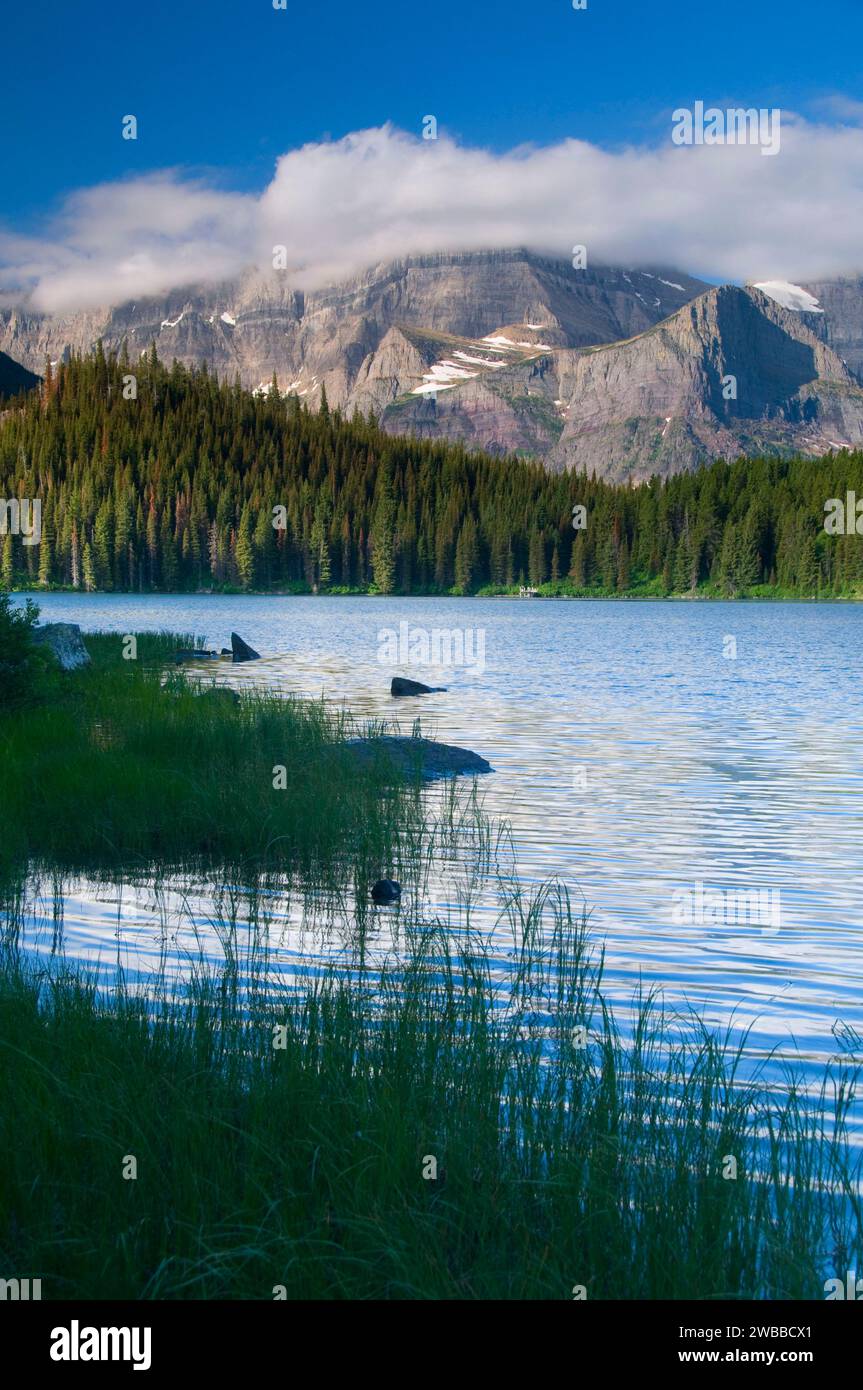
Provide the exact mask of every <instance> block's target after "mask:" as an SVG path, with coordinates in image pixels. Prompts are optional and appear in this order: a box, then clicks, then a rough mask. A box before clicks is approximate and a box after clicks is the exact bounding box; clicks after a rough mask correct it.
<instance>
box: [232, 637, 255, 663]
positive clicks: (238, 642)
mask: <svg viewBox="0 0 863 1390" xmlns="http://www.w3.org/2000/svg"><path fill="white" fill-rule="evenodd" d="M231 655H232V656H233V658H234V662H235V664H236V663H237V662H240V661H260V659H261V653H260V652H256V651H255V649H254V647H250V646H249V644H248V642H244V641H243V639H242V637H238V636H237V634H236V632H232V633H231Z"/></svg>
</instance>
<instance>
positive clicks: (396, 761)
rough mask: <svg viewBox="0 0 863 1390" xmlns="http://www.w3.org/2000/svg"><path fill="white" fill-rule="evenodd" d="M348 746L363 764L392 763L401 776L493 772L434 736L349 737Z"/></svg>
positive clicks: (428, 777) (482, 760)
mask: <svg viewBox="0 0 863 1390" xmlns="http://www.w3.org/2000/svg"><path fill="white" fill-rule="evenodd" d="M345 747H346V748H347V749H348V750H349V751H350V753H351V755H352V756H353V757H354V758H355V759H356V761H357V763H358V764H359V765H360V766H363V767H368V766H370V765H374V764H375V763H382V764H383V765H384V766H387V765H389V766H390V767H392V768H393V770H394V771H396V772H397V773H398V774H399V775H403V774H405V773H406V774H407V775H408V776H410V775H412V774H416V773H418V774H419V776H420V777H421V778H422V779H423V780H424V781H432V780H434V779H435V778H437V777H473V776H476V775H478V774H479V773H483V772H491V771H492V770H493V769H492V767H491V764H490V763H488V762H486V760H485V758H481V757H480V756H479V754H478V753H472V752H471V750H470V749H469V748H459V747H457V746H456V745H455V744H453V743H438V742H436V740H435V739H431V738H407V737H405V738H402V737H400V736H398V735H395V734H384V735H383V737H381V738H354V739H349V740H348V742H347V743H346V744H345Z"/></svg>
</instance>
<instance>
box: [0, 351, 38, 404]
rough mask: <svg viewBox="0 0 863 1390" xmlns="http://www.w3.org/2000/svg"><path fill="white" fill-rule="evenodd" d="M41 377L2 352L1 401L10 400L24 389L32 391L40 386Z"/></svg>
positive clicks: (0, 373) (0, 364)
mask: <svg viewBox="0 0 863 1390" xmlns="http://www.w3.org/2000/svg"><path fill="white" fill-rule="evenodd" d="M39 381H40V378H39V377H38V376H37V375H36V373H35V372H28V371H27V368H26V367H22V366H21V364H20V362H15V361H13V359H12V358H11V357H7V355H6V353H5V352H0V401H4V400H10V399H11V398H12V397H13V396H17V395H20V393H21V392H22V391H30V390H32V388H33V387H34V386H38V384H39Z"/></svg>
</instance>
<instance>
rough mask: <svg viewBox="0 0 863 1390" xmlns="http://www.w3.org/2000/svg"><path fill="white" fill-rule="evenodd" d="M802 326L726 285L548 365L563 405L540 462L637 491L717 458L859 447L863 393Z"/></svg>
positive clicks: (766, 300)
mask: <svg viewBox="0 0 863 1390" xmlns="http://www.w3.org/2000/svg"><path fill="white" fill-rule="evenodd" d="M808 318H809V316H808V315H807V316H805V319H804V316H803V315H801V314H800V313H799V312H795V311H794V310H789V309H785V308H782V307H781V306H780V305H779V304H778V303H777V302H776V301H775V300H774V299H772V298H770V297H769V296H768V295H766V294H764V293H763V292H762V291H761V290H758V289H755V288H754V287H749V288H747V289H740V288H737V287H736V286H731V285H726V286H722V287H720V288H716V289H712V290H710V291H708V292H707V293H706V294H704V295H701V296H700V297H699V298H698V299H696V300H694V301H693V303H691V304H689V305H687V306H686V307H685V308H683V309H680V310H678V312H677V313H676V314H673V315H672V316H671V317H670V318H669V319H667V320H666V321H665V322H664V323H662V324H659V325H657V326H656V327H655V328H652V329H649V330H648V331H647V332H646V333H642V334H639V335H638V336H637V337H635V338H632V339H631V340H630V341H628V342H623V343H615V344H612V345H610V346H608V347H596V348H591V349H588V350H587V351H581V352H571V351H565V352H560V353H557V354H555V361H554V372H553V375H554V380H555V381H556V389H557V392H558V398H559V399H563V400H564V401H566V402H567V405H566V407H565V423H564V427H563V430H562V432H561V435H560V438H559V440H558V442H557V444H556V445H554V447H553V448H552V449H551V450H550V452H549V455H548V463H549V464H550V465H551V466H552V467H556V468H577V469H579V470H582V469H587V470H593V469H596V470H597V471H598V472H600V473H601V474H602V476H604V477H607V478H613V479H620V480H623V479H628V478H633V479H635V480H638V479H643V478H647V477H649V476H650V475H651V474H653V473H657V474H660V475H663V476H664V475H667V474H669V473H674V472H680V471H682V470H684V469H688V468H692V467H693V466H695V465H697V464H699V463H703V462H708V461H710V460H711V459H713V458H718V457H725V458H733V457H735V456H737V455H739V454H749V455H751V456H754V455H760V454H775V455H779V456H790V455H797V454H799V455H802V456H804V457H817V456H819V455H821V454H824V453H826V452H828V451H829V450H830V449H831V448H844V447H853V448H856V447H859V445H860V443H861V441H863V389H861V387H860V386H859V384H858V383H857V381H856V380H855V378H854V377H853V375H852V374H851V372H850V371H849V370H848V368H847V367H846V366H845V364H844V363H843V362H842V360H841V359H840V357H839V356H838V355H837V354H836V353H835V352H834V351H833V349H832V348H830V347H828V346H827V344H826V343H824V342H823V341H822V339H821V338H820V337H819V336H818V335H817V334H816V333H815V332H813V331H812V329H811V328H810V327H809V326H808ZM735 393H736V394H735ZM726 396H728V399H726Z"/></svg>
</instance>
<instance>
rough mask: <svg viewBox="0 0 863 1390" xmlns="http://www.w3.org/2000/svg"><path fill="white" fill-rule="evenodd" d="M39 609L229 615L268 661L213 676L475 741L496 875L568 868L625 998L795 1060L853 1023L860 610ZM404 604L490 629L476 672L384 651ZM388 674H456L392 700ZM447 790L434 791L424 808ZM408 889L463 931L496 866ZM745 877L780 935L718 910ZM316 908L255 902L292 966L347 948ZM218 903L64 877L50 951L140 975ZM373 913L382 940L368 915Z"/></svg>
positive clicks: (200, 621)
mask: <svg viewBox="0 0 863 1390" xmlns="http://www.w3.org/2000/svg"><path fill="white" fill-rule="evenodd" d="M40 603H41V605H42V607H43V610H44V614H45V618H46V620H57V621H62V620H71V621H77V622H80V623H81V624H82V626H83V627H85V628H105V629H110V630H113V631H116V632H118V633H125V632H129V631H134V630H136V629H145V628H171V629H175V630H184V631H188V630H194V631H196V632H197V633H199V634H200V635H201V636H203V637H204V638H205V639H206V640H207V643H208V645H212V646H213V647H215V648H217V649H218V648H220V647H222V646H223V645H225V644H226V642H227V639H228V637H229V634H230V632H231V630H232V629H233V630H236V631H237V632H239V633H240V634H241V635H242V636H243V637H244V638H245V639H246V640H247V641H248V642H250V643H251V644H252V645H253V646H254V647H255V648H257V650H259V651H260V652H262V653H263V654H264V659H263V660H262V661H260V662H256V663H254V664H250V665H247V666H240V667H232V666H231V665H230V664H227V665H226V664H225V663H213V664H212V667H211V669H212V670H213V672H214V674H215V676H216V678H217V679H218V680H225V681H227V682H229V683H232V684H234V685H236V686H237V687H242V686H243V685H245V684H247V683H249V682H251V683H257V682H267V683H268V684H271V685H274V686H276V687H278V688H280V689H282V690H284V691H291V692H296V693H298V694H303V695H311V696H315V697H320V696H322V695H323V696H324V697H325V698H326V699H327V700H330V701H333V702H335V703H338V704H344V706H345V707H346V708H347V709H349V710H350V711H351V712H352V713H354V714H356V715H357V716H360V717H363V718H367V717H370V716H372V717H376V718H384V719H388V720H392V719H395V718H398V719H400V720H401V723H402V728H403V730H404V731H408V730H409V729H410V726H411V724H412V722H413V720H414V719H415V718H416V717H417V716H421V718H422V722H423V730H424V732H426V733H431V734H433V735H436V736H437V737H439V738H442V739H444V740H446V741H448V742H452V743H458V744H462V745H465V746H467V747H469V748H472V749H474V750H475V751H476V752H478V753H480V754H482V755H483V756H484V757H486V758H488V760H489V761H490V762H491V764H492V766H493V768H494V769H495V771H494V773H493V774H492V775H491V776H488V777H486V778H484V779H483V781H482V790H483V793H484V798H485V808H486V811H487V813H488V814H490V815H491V816H492V817H493V818H497V819H506V820H508V821H509V822H510V823H511V825H512V839H513V846H514V864H513V865H507V869H509V868H513V869H514V870H515V872H517V873H518V874H519V876H520V877H521V879H522V881H523V882H524V883H525V884H526V886H528V887H530V886H531V885H538V884H540V883H542V882H544V881H546V880H547V879H549V878H556V879H560V880H561V881H562V882H563V883H565V884H566V885H567V886H568V887H569V889H570V891H571V892H572V894H573V897H574V898H575V899H577V900H581V899H583V901H584V902H585V903H586V904H587V907H588V908H589V909H590V911H591V913H592V920H593V923H594V928H595V932H596V934H597V936H599V937H600V938H601V939H603V940H604V941H605V944H606V974H605V992H606V994H607V995H608V997H609V998H610V999H611V1000H612V1001H614V1002H615V1003H616V1004H620V1005H623V1006H626V1005H628V1004H629V1002H630V1000H631V998H632V994H633V989H634V988H635V987H636V986H637V985H638V984H639V983H642V984H644V985H645V986H648V987H649V986H652V985H657V986H661V987H662V990H663V992H664V996H665V998H666V999H667V1000H668V1001H669V1002H671V1003H672V1004H680V1005H692V1006H694V1007H695V1008H696V1009H698V1010H699V1011H700V1012H702V1013H703V1015H704V1016H705V1018H706V1020H707V1021H708V1022H710V1023H712V1024H714V1025H718V1026H721V1027H723V1028H724V1027H726V1026H728V1025H729V1023H732V1022H733V1023H734V1025H735V1026H745V1027H750V1028H751V1030H752V1032H751V1037H750V1042H749V1046H750V1050H751V1051H752V1052H754V1053H757V1054H759V1055H764V1054H765V1053H767V1052H768V1051H769V1050H770V1049H772V1048H777V1047H778V1048H779V1049H780V1050H782V1051H784V1052H786V1053H788V1052H791V1051H793V1052H794V1055H795V1056H797V1057H799V1058H801V1059H802V1060H803V1061H805V1062H808V1063H809V1064H813V1063H820V1062H823V1061H825V1060H826V1059H827V1058H829V1057H831V1056H835V1055H836V1053H837V1050H838V1048H837V1042H836V1038H835V1036H834V1029H835V1028H836V1027H837V1026H838V1027H842V1028H845V1029H848V1028H850V1029H852V1030H853V1029H856V1030H857V1031H858V1032H863V988H861V986H863V912H861V906H863V868H861V855H860V845H861V839H863V836H861V829H863V797H861V791H863V714H861V702H860V681H859V662H858V659H857V658H858V653H859V651H860V647H861V639H863V611H861V609H860V608H858V607H855V606H853V605H845V604H842V605H816V604H785V603H777V604H757V603H745V604H706V603H664V604H661V603H635V602H632V603H630V602H617V603H612V602H607V603H606V602H565V601H557V602H552V601H549V602H545V601H539V600H527V601H525V600H521V601H519V600H478V599H476V600H432V599H412V600H399V599H387V600H382V599H371V598H369V599H365V598H358V599H343V598H339V599H327V598H256V597H224V598H223V597H187V596H168V597H163V596H153V597H149V596H121V595H116V596H102V595H88V596H72V595H59V594H56V595H46V596H44V597H42V598H40ZM402 621H407V622H408V623H409V624H410V625H411V627H412V628H422V629H424V630H425V631H431V630H433V629H435V628H438V629H452V628H455V627H460V628H462V629H468V628H469V629H471V630H472V631H473V632H478V631H483V632H484V641H485V648H484V664H483V666H482V669H479V668H478V667H477V666H476V665H474V666H473V667H468V666H461V667H456V668H450V669H444V668H433V667H423V668H419V667H416V666H403V667H395V668H393V667H389V666H385V665H382V664H381V663H380V662H379V660H378V656H379V651H380V649H381V638H380V636H379V634H380V632H381V630H382V629H384V628H389V629H395V630H398V628H399V624H400V622H402ZM729 637H733V638H734V639H735V642H736V653H737V654H736V658H733V659H732V658H729V656H728V655H727V653H728V652H729V651H731V650H733V649H734V645H735V644H733V643H730V642H729V641H728V640H727V639H728V638H729ZM394 673H398V674H402V675H407V676H411V677H413V678H415V679H420V680H424V681H426V682H427V683H428V684H431V685H446V686H447V687H448V689H447V691H446V693H443V694H436V695H434V696H430V697H426V698H425V699H422V700H411V701H395V700H392V699H391V698H390V696H389V683H390V679H391V676H392V675H393V674H394ZM440 795H441V791H440V789H435V788H432V789H431V790H430V792H429V796H430V798H431V800H432V805H433V804H434V798H435V797H439V796H440ZM468 858H469V856H468ZM698 885H703V887H702V890H701V891H702V893H703V894H710V893H712V894H713V898H712V899H708V904H709V902H710V901H712V902H713V908H712V909H711V908H709V907H708V910H707V911H706V912H705V911H704V910H703V907H702V910H701V911H697V912H693V911H690V912H688V913H687V912H685V911H681V910H680V904H681V902H683V901H685V898H682V897H681V894H687V893H688V894H690V895H691V896H690V898H689V901H690V902H691V903H695V902H696V901H701V902H702V903H703V901H704V899H703V898H702V899H701V900H698V899H697V896H696V895H697V892H698V887H697V886H698ZM415 892H416V894H418V895H421V896H422V898H423V901H422V902H421V903H420V902H414V903H413V905H412V906H411V905H410V904H408V906H407V907H406V909H405V910H407V911H415V912H416V913H418V914H419V913H422V914H423V915H424V916H425V917H426V918H428V919H429V920H431V919H437V920H444V921H446V920H450V921H453V922H454V923H457V922H459V921H461V922H462V924H463V913H462V909H461V907H460V903H461V902H462V900H463V899H464V897H465V896H466V894H467V895H468V896H469V897H470V898H471V899H472V903H471V915H470V927H471V929H476V930H479V929H483V930H491V929H492V927H493V925H494V923H495V922H496V921H497V918H498V912H499V885H498V883H497V881H496V876H495V874H493V873H492V874H489V875H488V876H487V878H486V879H485V880H484V881H480V880H478V879H477V876H476V873H475V871H474V870H472V869H471V868H470V865H469V863H466V861H465V857H464V855H458V854H454V855H451V856H447V857H445V858H443V859H442V860H440V861H439V862H438V863H437V864H436V865H435V867H434V869H433V870H432V871H431V872H429V873H428V874H427V875H426V876H425V877H424V878H423V880H422V882H421V884H418V885H417V886H416V888H415ZM759 892H761V893H770V894H772V895H773V897H772V898H771V900H770V901H771V902H774V903H775V902H778V903H779V904H780V911H779V918H778V929H777V923H776V921H775V920H773V919H772V918H771V919H770V920H764V921H762V920H759V919H758V916H757V913H749V914H747V912H746V911H744V910H743V909H740V910H739V911H738V912H736V913H735V910H734V908H733V907H730V906H729V905H730V904H734V903H738V902H740V903H742V902H745V901H746V900H747V899H746V898H739V897H738V895H739V894H744V895H752V894H757V893H759ZM717 894H720V895H722V896H721V898H718V897H716V895H717ZM49 898H50V894H49ZM756 901H757V899H756ZM718 903H722V904H724V906H723V907H722V908H719V907H717V904H718ZM318 906H319V907H322V908H325V910H322V911H320V912H317V911H316V909H315V905H314V903H312V904H309V903H308V902H306V903H303V902H302V900H301V896H298V895H296V894H293V895H289V896H285V897H283V898H282V899H281V900H279V899H278V897H275V898H274V899H273V901H272V902H270V903H269V904H268V907H269V908H270V910H271V912H272V918H273V920H272V923H271V925H270V926H269V928H268V937H269V939H270V944H271V946H272V947H273V949H274V951H275V954H276V958H277V959H279V960H281V961H282V962H283V965H284V967H285V968H292V967H293V968H299V967H302V966H303V965H304V964H311V963H323V962H325V961H327V960H329V959H332V957H333V955H334V954H336V953H339V952H342V953H343V952H344V951H345V950H346V949H347V950H348V951H351V950H353V949H354V944H351V941H352V937H351V932H352V904H351V902H350V901H349V900H348V899H346V900H345V902H344V903H342V904H340V905H338V904H337V905H335V907H334V905H333V904H332V903H329V904H327V905H318ZM220 911H221V909H220V908H219V907H218V906H217V904H216V903H215V900H214V892H213V889H212V886H211V887H209V888H208V887H207V885H184V886H180V885H176V884H175V885H171V886H169V887H168V888H166V889H165V890H164V892H163V893H162V895H161V896H160V897H158V898H157V897H154V896H153V893H152V890H149V891H148V890H147V889H144V888H139V889H137V890H136V889H133V888H131V887H129V886H128V885H126V886H125V887H124V888H123V889H122V891H121V890H119V889H118V888H116V887H115V888H113V889H112V888H106V887H102V888H99V889H96V888H94V887H93V886H92V885H90V886H88V885H87V884H84V883H77V884H74V885H70V886H69V887H68V889H67V890H66V891H65V902H64V913H63V917H64V921H63V934H64V950H65V953H66V955H67V956H69V957H71V958H75V957H83V956H86V957H88V958H91V959H92V958H94V957H99V958H100V959H101V960H102V961H103V962H106V963H107V962H109V961H113V960H116V959H118V958H121V959H123V960H124V962H125V963H126V965H127V966H130V967H131V968H138V969H147V968H148V967H153V968H155V966H156V965H157V964H158V963H159V962H161V961H168V962H171V961H172V960H173V961H175V962H176V961H177V960H179V959H181V958H182V957H184V956H185V955H187V954H188V953H189V951H190V950H192V949H194V950H196V951H197V950H200V949H202V943H203V949H205V950H206V952H208V953H210V952H212V954H213V958H214V959H215V958H217V956H218V952H219V951H220V950H221V949H222V946H223V943H222V942H221V941H220V936H221V933H220V930H219V929H218V922H219V917H220ZM40 919H41V921H40ZM374 920H375V923H376V929H378V930H379V931H380V932H382V933H383V937H384V938H385V937H386V934H387V933H388V931H389V924H388V922H386V921H385V920H384V915H383V914H382V915H381V917H380V918H375V919H374ZM53 921H54V913H53V908H52V904H51V902H50V901H46V902H45V903H43V907H42V909H41V911H40V910H36V911H35V912H34V914H33V919H32V921H31V925H30V937H31V943H32V941H33V940H35V938H36V937H38V939H39V941H40V943H41V945H40V949H45V947H46V944H50V940H51V932H52V930H53ZM236 922H237V925H238V927H239V928H242V926H243V910H242V898H241V897H240V898H239V899H238V901H237V907H236ZM346 943H348V945H347V946H346ZM501 946H502V949H503V946H504V943H503V942H502V943H501ZM792 1040H793V1041H792Z"/></svg>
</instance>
